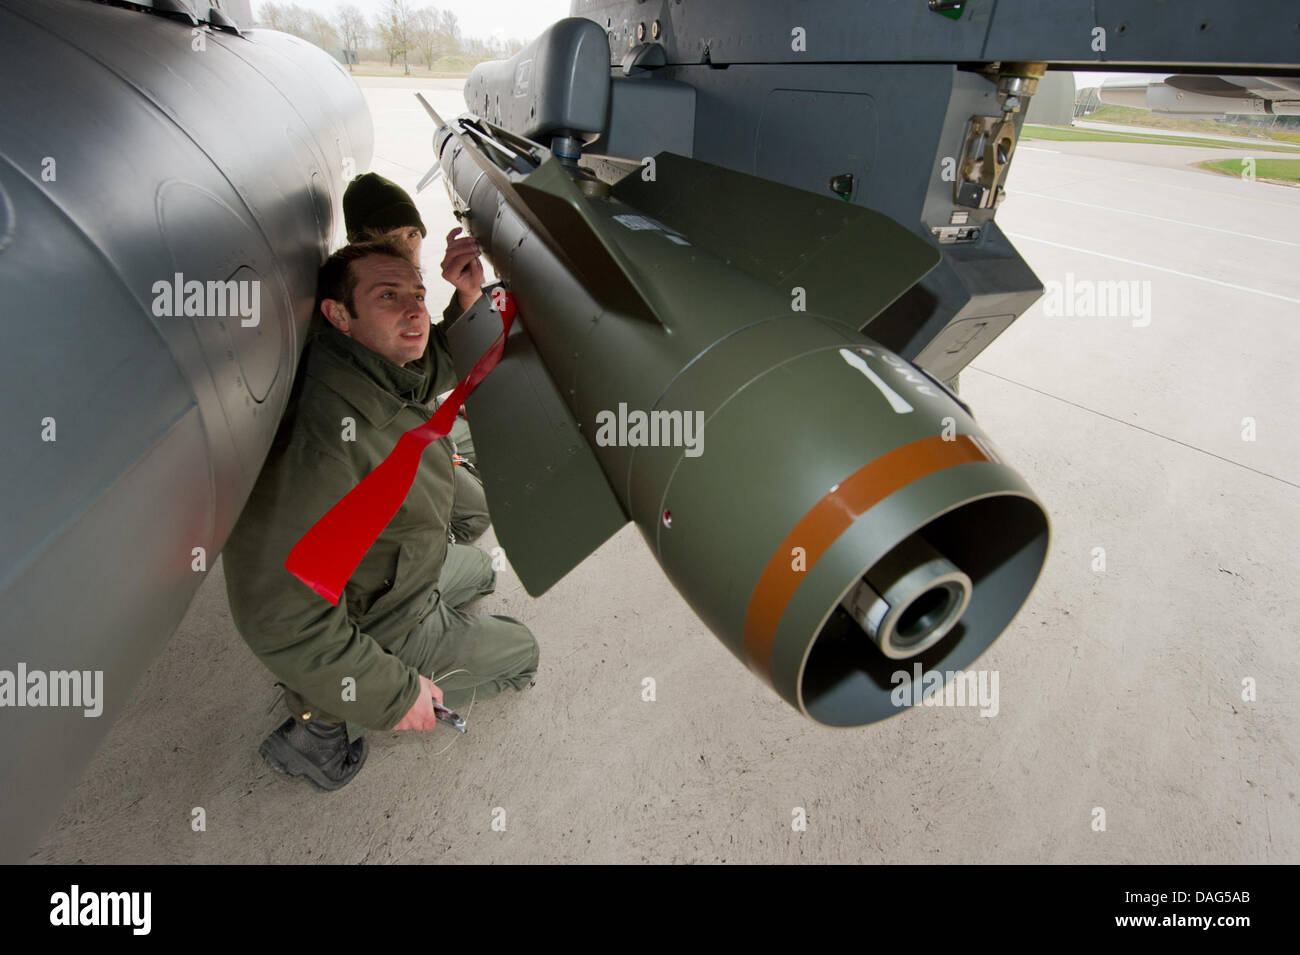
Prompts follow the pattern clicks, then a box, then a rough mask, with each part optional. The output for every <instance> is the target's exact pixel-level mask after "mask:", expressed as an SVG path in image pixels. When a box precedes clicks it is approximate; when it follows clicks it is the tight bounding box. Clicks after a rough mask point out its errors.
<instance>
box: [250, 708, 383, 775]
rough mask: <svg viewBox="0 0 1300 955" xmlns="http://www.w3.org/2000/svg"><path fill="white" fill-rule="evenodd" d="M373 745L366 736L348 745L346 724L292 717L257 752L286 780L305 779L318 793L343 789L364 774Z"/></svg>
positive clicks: (264, 741) (263, 742)
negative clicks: (293, 777) (319, 791)
mask: <svg viewBox="0 0 1300 955" xmlns="http://www.w3.org/2000/svg"><path fill="white" fill-rule="evenodd" d="M369 751H370V745H369V743H367V742H366V738H365V737H364V736H363V737H361V738H360V739H355V740H353V741H352V742H351V743H350V744H349V743H348V732H347V727H346V726H345V725H344V724H343V723H327V722H325V721H324V720H300V719H296V718H294V717H292V716H291V717H289V718H288V719H287V720H285V721H284V723H283V724H282V725H281V726H280V728H279V729H277V730H275V731H274V732H273V733H272V734H271V735H270V736H268V737H267V738H266V739H265V740H263V741H262V745H261V747H260V748H259V749H258V752H259V753H261V754H262V756H263V758H265V759H266V761H267V762H268V763H270V764H271V767H272V768H273V769H276V770H278V771H280V772H282V773H284V774H285V775H286V776H306V777H307V779H308V780H309V781H310V782H311V783H312V784H313V785H314V786H316V788H317V789H324V790H327V791H328V790H334V789H342V788H343V787H344V786H346V785H347V784H348V783H350V782H351V781H352V777H353V776H355V775H356V774H357V773H359V772H360V771H361V767H362V765H363V764H364V763H365V761H366V754H367V753H369Z"/></svg>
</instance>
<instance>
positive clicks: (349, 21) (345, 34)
mask: <svg viewBox="0 0 1300 955" xmlns="http://www.w3.org/2000/svg"><path fill="white" fill-rule="evenodd" d="M336 17H337V18H338V20H337V22H338V28H339V38H340V39H342V41H343V49H344V50H360V49H361V44H362V43H363V42H365V38H366V18H365V16H363V15H362V13H361V11H360V10H358V9H357V8H356V7H354V6H352V5H351V4H347V5H346V6H342V7H339V10H338V13H337V14H336ZM347 61H348V69H349V70H351V69H352V58H351V57H350V56H349V57H347Z"/></svg>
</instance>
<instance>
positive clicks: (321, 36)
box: [257, 3, 339, 53]
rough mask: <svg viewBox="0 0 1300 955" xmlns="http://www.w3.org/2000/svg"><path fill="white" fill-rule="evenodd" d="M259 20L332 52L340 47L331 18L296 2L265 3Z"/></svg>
mask: <svg viewBox="0 0 1300 955" xmlns="http://www.w3.org/2000/svg"><path fill="white" fill-rule="evenodd" d="M257 22H258V23H259V24H260V25H261V26H264V27H268V28H270V29H272V30H279V31H281V32H282V33H291V34H293V35H294V36H296V37H302V39H304V40H306V41H307V42H308V43H314V44H316V46H318V47H320V48H321V49H322V50H326V51H328V52H331V53H333V52H334V51H335V50H336V49H337V48H338V43H339V38H338V33H337V32H336V31H335V29H334V26H333V25H332V24H331V23H330V22H329V20H327V19H325V17H323V16H321V15H320V14H319V13H317V12H316V11H314V10H307V9H304V8H303V7H300V6H298V4H296V3H264V4H262V6H261V10H260V12H259V15H258V18H257Z"/></svg>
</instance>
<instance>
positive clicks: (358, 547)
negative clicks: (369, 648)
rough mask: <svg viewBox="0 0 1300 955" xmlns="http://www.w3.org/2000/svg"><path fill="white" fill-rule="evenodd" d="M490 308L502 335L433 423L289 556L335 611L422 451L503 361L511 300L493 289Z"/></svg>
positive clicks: (408, 439) (295, 570)
mask: <svg viewBox="0 0 1300 955" xmlns="http://www.w3.org/2000/svg"><path fill="white" fill-rule="evenodd" d="M494 303H495V306H496V308H497V311H499V312H500V313H501V334H499V335H498V336H497V338H496V341H494V342H493V343H492V346H491V347H490V348H488V350H487V351H485V352H484V353H483V354H482V355H481V356H480V357H479V359H478V361H476V362H475V363H474V367H473V368H471V369H470V372H469V374H468V375H466V376H465V377H464V378H462V379H461V380H460V383H459V384H457V385H456V388H455V390H453V391H452V393H451V394H450V395H448V396H447V400H446V401H444V402H443V403H442V404H441V405H439V406H438V410H437V411H435V412H434V413H433V417H432V418H430V419H429V420H428V421H426V422H425V423H424V424H422V425H420V426H418V427H415V428H412V429H411V430H410V431H407V432H406V433H405V434H403V435H402V436H401V437H400V438H398V439H397V444H396V445H395V446H394V447H393V450H392V451H390V452H389V453H388V457H386V458H384V460H383V461H381V462H380V463H379V466H378V467H377V468H375V469H374V470H373V471H371V472H370V473H369V474H367V475H366V476H365V477H364V478H362V480H361V483H360V484H358V485H357V486H356V487H354V488H353V489H352V490H350V491H348V493H347V494H346V495H345V496H344V497H343V499H342V500H341V501H339V502H338V503H337V504H335V505H334V506H333V507H331V508H330V509H329V511H328V512H327V513H326V514H325V516H324V517H322V518H321V519H320V520H319V521H317V522H316V523H315V524H313V525H312V527H311V530H309V531H307V533H306V534H304V535H303V536H302V540H300V541H298V543H296V544H294V545H293V550H291V551H290V552H289V557H288V559H287V560H286V561H285V562H284V567H285V570H287V571H289V573H291V574H293V575H294V576H295V577H297V578H298V579H299V580H301V581H302V582H303V583H304V584H306V585H307V586H308V587H310V588H311V589H312V590H314V591H316V593H318V594H320V595H321V596H322V597H324V598H325V599H326V600H328V601H329V602H330V603H331V604H334V605H335V606H338V602H339V595H340V594H342V593H343V588H344V587H345V586H346V585H347V582H348V578H349V577H351V576H352V574H353V573H354V572H355V571H356V569H357V565H358V564H360V563H361V558H363V557H365V556H366V551H368V550H370V547H371V545H372V544H374V542H375V541H376V539H378V537H379V535H380V534H381V533H382V532H383V530H384V528H385V527H387V526H388V522H389V521H391V520H392V519H393V515H395V514H396V513H397V512H398V510H399V509H400V508H401V506H402V502H403V501H405V500H406V495H407V493H409V492H410V490H411V485H412V484H414V483H415V475H416V473H417V472H418V471H419V469H420V455H421V454H423V453H424V449H425V448H427V447H428V446H429V445H430V444H432V443H433V442H434V441H437V440H438V439H439V438H442V437H445V436H446V435H447V432H449V431H450V430H451V426H452V425H453V424H454V423H455V420H456V414H457V412H459V411H460V408H461V405H463V404H464V403H465V399H466V398H467V397H469V393H470V392H471V391H473V390H474V389H475V388H476V387H477V386H478V383H479V382H480V381H482V380H483V379H484V378H486V377H487V374H488V372H490V371H491V370H492V369H493V368H495V367H496V364H497V362H498V361H500V360H501V353H502V352H503V351H505V347H506V336H507V335H508V334H509V333H510V325H511V323H512V322H513V321H514V320H515V312H516V309H515V300H514V298H513V297H511V296H510V295H509V294H508V293H506V292H503V291H501V290H500V289H496V290H494Z"/></svg>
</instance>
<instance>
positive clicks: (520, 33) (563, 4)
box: [253, 0, 569, 40]
mask: <svg viewBox="0 0 1300 955" xmlns="http://www.w3.org/2000/svg"><path fill="white" fill-rule="evenodd" d="M262 2H263V0H253V10H254V11H257V10H259V9H261V6H262ZM288 2H291V3H297V4H298V6H300V7H306V8H308V9H309V10H315V11H317V12H319V13H323V14H324V15H325V16H326V17H327V18H328V19H329V20H330V21H331V22H332V21H333V20H334V14H335V13H336V12H337V11H338V8H339V7H341V6H345V5H346V4H347V3H351V4H352V5H353V6H355V7H356V8H357V9H358V10H360V11H361V12H362V13H364V14H365V15H366V19H367V20H371V21H373V20H374V18H375V14H377V13H380V12H382V11H383V9H384V7H385V6H386V4H385V2H384V0H288ZM407 2H408V4H409V5H410V7H411V9H413V10H418V9H420V8H421V7H435V8H437V9H439V10H450V11H451V12H452V13H454V14H456V16H457V18H458V19H459V20H460V32H461V35H462V36H467V37H472V36H476V37H482V38H484V39H486V38H487V37H490V36H495V37H497V38H498V39H501V40H509V39H515V38H517V39H520V40H531V39H532V38H533V37H535V36H537V34H539V33H541V32H542V31H543V30H545V29H546V28H547V27H548V26H550V25H551V24H552V23H554V22H555V21H556V20H563V19H564V18H565V17H567V16H568V15H569V0H407Z"/></svg>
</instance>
